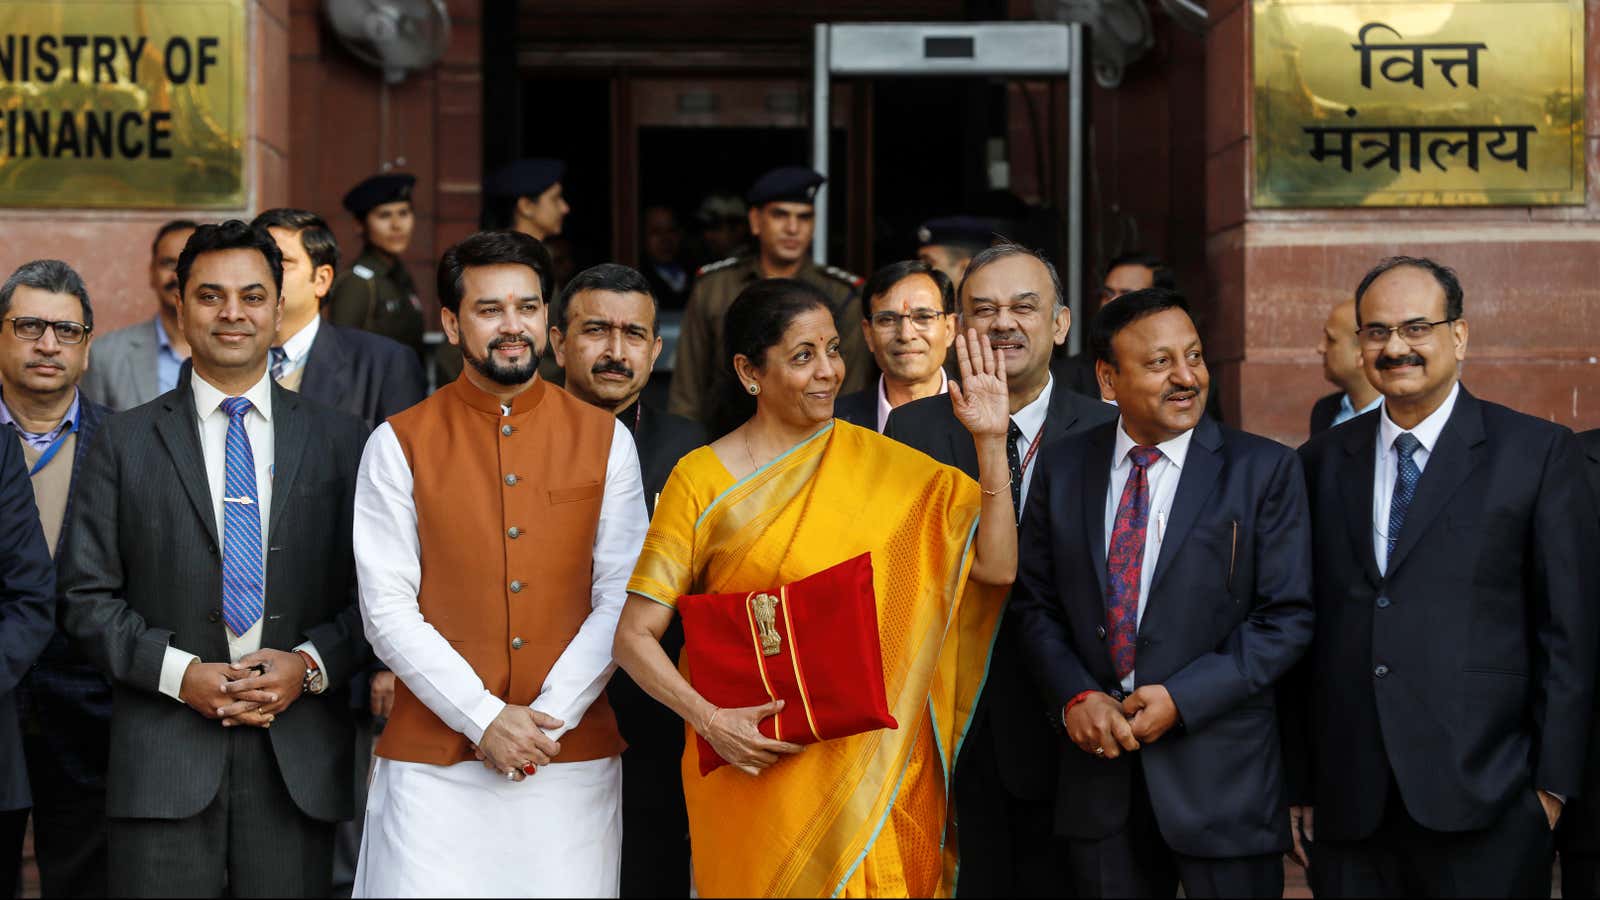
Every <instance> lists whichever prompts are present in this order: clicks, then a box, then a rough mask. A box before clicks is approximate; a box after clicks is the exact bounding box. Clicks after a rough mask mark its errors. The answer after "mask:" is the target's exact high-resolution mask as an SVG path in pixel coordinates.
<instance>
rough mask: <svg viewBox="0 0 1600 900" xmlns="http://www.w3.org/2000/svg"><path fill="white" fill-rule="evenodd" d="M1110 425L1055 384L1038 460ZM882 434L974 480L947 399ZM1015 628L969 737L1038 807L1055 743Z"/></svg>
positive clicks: (895, 416) (1050, 774)
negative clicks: (1057, 445)
mask: <svg viewBox="0 0 1600 900" xmlns="http://www.w3.org/2000/svg"><path fill="white" fill-rule="evenodd" d="M1116 418H1117V409H1116V407H1114V406H1111V405H1110V404H1107V403H1102V402H1100V401H1099V400H1091V399H1090V398H1088V397H1085V396H1083V395H1081V394H1076V393H1073V392H1072V391H1070V390H1064V389H1063V388H1062V386H1061V385H1059V384H1057V385H1055V386H1054V388H1052V389H1051V392H1050V407H1049V411H1048V412H1047V413H1046V414H1045V420H1044V430H1043V432H1042V433H1041V434H1040V440H1042V441H1044V442H1045V444H1041V445H1040V450H1039V456H1041V457H1042V456H1043V455H1044V454H1045V450H1044V447H1045V446H1047V445H1048V444H1049V443H1050V442H1051V441H1054V440H1055V439H1057V438H1060V437H1064V436H1066V435H1069V434H1076V433H1078V432H1081V431H1084V430H1086V429H1089V428H1093V427H1094V426H1096V425H1101V424H1104V423H1106V422H1114V421H1116ZM883 433H884V435H885V436H886V437H890V438H893V439H895V440H897V441H899V442H900V443H902V444H905V445H907V446H910V447H915V448H916V449H918V450H921V451H922V452H923V453H926V454H928V455H929V456H931V457H933V458H934V459H936V460H938V461H939V462H942V463H944V464H946V465H950V466H955V467H956V468H958V469H960V470H961V471H963V472H965V473H967V474H968V475H969V476H971V477H973V478H977V477H978V446H977V444H976V443H974V442H973V440H972V434H971V432H969V431H967V429H966V428H965V426H963V425H962V424H961V422H960V421H959V420H958V419H956V415H955V411H954V410H953V409H952V408H951V406H950V398H949V397H947V396H943V395H941V396H938V397H924V398H922V399H921V400H913V401H912V402H910V403H907V404H904V405H902V406H898V407H896V408H895V410H894V412H892V413H890V414H889V422H888V424H887V425H885V426H884V429H883ZM1035 465H1037V463H1035ZM1008 602H1009V601H1008ZM1014 620H1015V617H1014V616H1012V615H1009V614H1002V616H1001V620H1000V629H999V633H998V634H997V635H996V636H995V646H994V649H993V651H991V654H990V662H989V674H988V679H987V680H986V681H985V682H984V688H983V694H982V696H980V697H979V698H978V708H977V710H976V711H975V712H974V714H973V721H972V725H971V726H970V727H969V729H968V733H969V734H975V733H978V732H979V730H980V728H982V729H984V730H987V731H988V732H989V734H990V735H991V739H990V740H991V746H992V751H993V753H994V754H995V759H996V763H997V765H998V767H999V770H1000V778H1001V780H1002V781H1003V782H1004V783H1005V786H1006V790H1007V792H1009V793H1010V794H1011V795H1012V796H1013V797H1019V798H1028V799H1035V800H1037V799H1039V798H1041V796H1046V797H1047V796H1049V794H1050V793H1051V792H1053V791H1054V786H1055V781H1056V756H1057V754H1059V753H1060V748H1059V743H1060V742H1059V740H1058V739H1057V736H1056V734H1055V732H1053V731H1052V730H1051V728H1050V716H1049V704H1048V703H1047V702H1046V701H1045V700H1044V698H1043V695H1041V694H1040V693H1039V690H1038V688H1037V687H1036V686H1035V685H1034V684H1033V683H1032V680H1031V679H1030V678H1029V677H1028V675H1027V672H1026V671H1025V670H1024V668H1023V664H1022V659H1021V655H1020V652H1019V649H1018V641H1017V632H1016V623H1015V621H1014ZM970 744H971V742H969V745H970Z"/></svg>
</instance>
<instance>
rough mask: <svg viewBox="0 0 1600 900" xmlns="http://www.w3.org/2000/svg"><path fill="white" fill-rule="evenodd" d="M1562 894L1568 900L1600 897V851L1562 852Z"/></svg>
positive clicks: (1585, 899) (1587, 899)
mask: <svg viewBox="0 0 1600 900" xmlns="http://www.w3.org/2000/svg"><path fill="white" fill-rule="evenodd" d="M1561 896H1562V897H1565V898H1567V900H1593V898H1596V897H1600V853H1566V852H1563V853H1562V854H1561Z"/></svg>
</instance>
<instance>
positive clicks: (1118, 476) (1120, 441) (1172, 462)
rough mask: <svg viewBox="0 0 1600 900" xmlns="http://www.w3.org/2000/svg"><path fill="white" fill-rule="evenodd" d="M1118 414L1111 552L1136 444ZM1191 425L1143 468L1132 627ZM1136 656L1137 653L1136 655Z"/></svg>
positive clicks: (1130, 680)
mask: <svg viewBox="0 0 1600 900" xmlns="http://www.w3.org/2000/svg"><path fill="white" fill-rule="evenodd" d="M1124 427H1125V426H1124V425H1123V422H1122V419H1121V417H1118V419H1117V440H1116V443H1115V444H1114V445H1112V449H1111V484H1110V486H1109V487H1108V488H1107V489H1106V548H1105V549H1106V555H1107V556H1110V555H1111V534H1112V531H1113V530H1114V529H1115V528H1116V526H1117V507H1118V506H1120V505H1121V503H1122V491H1123V490H1124V489H1125V488H1126V487H1127V486H1128V476H1130V475H1132V474H1133V460H1132V459H1131V458H1130V457H1129V453H1131V452H1132V451H1133V448H1134V447H1135V446H1137V445H1136V444H1135V443H1134V440H1133V438H1131V437H1128V432H1127V431H1126V430H1124ZM1193 437H1194V429H1192V428H1191V429H1189V430H1188V431H1185V432H1184V433H1183V434H1180V435H1178V436H1177V437H1175V438H1173V439H1171V440H1169V441H1163V442H1161V443H1159V444H1157V445H1156V449H1157V450H1160V451H1161V458H1160V459H1157V460H1156V461H1155V462H1154V463H1152V464H1151V465H1150V467H1149V468H1148V469H1146V470H1145V479H1146V481H1147V482H1148V483H1149V488H1150V516H1149V518H1148V519H1147V520H1146V522H1145V530H1144V561H1143V562H1142V563H1141V564H1140V566H1139V606H1138V609H1137V611H1136V612H1135V613H1134V620H1133V622H1134V626H1133V627H1134V628H1135V629H1137V628H1138V627H1139V623H1140V622H1143V621H1144V608H1145V604H1146V603H1147V602H1148V601H1149V599H1150V580H1151V578H1152V577H1154V575H1155V573H1156V561H1157V560H1159V559H1160V558H1161V541H1162V540H1163V539H1165V538H1166V536H1167V520H1168V519H1170V518H1172V501H1173V498H1175V497H1177V496H1178V480H1179V479H1180V478H1181V477H1182V475H1183V461H1184V460H1185V459H1187V458H1188V456H1189V441H1190V440H1191V439H1192V438H1193ZM1135 659H1136V660H1137V657H1136V658H1135ZM1135 674H1136V673H1135V672H1129V673H1128V677H1127V678H1124V679H1122V689H1123V690H1125V691H1131V690H1133V685H1134V675H1135Z"/></svg>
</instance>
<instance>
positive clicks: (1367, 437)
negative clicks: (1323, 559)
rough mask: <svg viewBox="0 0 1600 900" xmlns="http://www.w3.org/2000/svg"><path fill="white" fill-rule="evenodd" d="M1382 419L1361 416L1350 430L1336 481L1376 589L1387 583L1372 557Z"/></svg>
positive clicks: (1351, 530) (1347, 521)
mask: <svg viewBox="0 0 1600 900" xmlns="http://www.w3.org/2000/svg"><path fill="white" fill-rule="evenodd" d="M1381 415H1383V413H1381V412H1379V413H1377V414H1376V415H1372V414H1368V415H1365V416H1361V417H1360V418H1358V419H1356V420H1355V421H1353V422H1352V423H1351V424H1350V425H1349V427H1348V428H1347V429H1346V433H1345V435H1344V439H1343V444H1344V454H1345V460H1344V465H1343V466H1341V467H1340V469H1339V473H1338V475H1337V476H1336V477H1335V482H1336V483H1337V484H1339V485H1341V486H1342V489H1341V490H1340V494H1341V495H1342V497H1343V502H1341V503H1340V505H1341V506H1343V507H1344V513H1345V524H1346V526H1347V527H1348V528H1349V533H1350V542H1351V545H1352V546H1354V547H1355V551H1356V557H1357V558H1358V559H1360V560H1361V570H1362V571H1363V572H1365V573H1367V579H1368V580H1369V581H1371V582H1372V583H1373V584H1374V585H1377V584H1378V583H1379V582H1381V581H1382V580H1383V573H1381V572H1379V571H1378V558H1377V557H1376V556H1374V555H1373V553H1372V493H1373V490H1374V487H1373V483H1372V481H1373V479H1374V478H1376V477H1377V470H1376V469H1375V466H1376V456H1377V452H1378V417H1379V416H1381Z"/></svg>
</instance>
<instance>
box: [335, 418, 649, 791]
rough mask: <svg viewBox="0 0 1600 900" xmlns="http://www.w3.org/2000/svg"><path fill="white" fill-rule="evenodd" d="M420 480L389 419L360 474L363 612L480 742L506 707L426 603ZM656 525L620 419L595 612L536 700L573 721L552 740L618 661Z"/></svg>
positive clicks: (604, 507)
mask: <svg viewBox="0 0 1600 900" xmlns="http://www.w3.org/2000/svg"><path fill="white" fill-rule="evenodd" d="M412 485H413V479H412V473H411V465H410V463H409V462H408V461H407V460H406V456H405V451H403V450H402V449H401V447H400V440H399V438H397V437H396V436H395V433H394V430H393V429H392V428H390V427H389V425H388V423H385V424H383V425H379V426H378V429H377V430H376V431H374V432H373V433H372V437H371V438H370V439H368V441H367V449H366V452H365V453H364V454H362V457H361V470H360V472H359V473H358V475H357V476H356V500H355V529H354V531H355V555H356V574H357V576H358V579H359V581H360V585H361V618H362V621H363V622H364V623H365V625H366V633H367V639H368V640H370V641H371V642H372V649H373V651H374V652H375V653H377V655H378V658H379V659H381V660H383V662H384V663H385V664H386V665H388V667H389V668H390V670H391V671H393V672H394V673H395V675H396V676H397V677H398V678H399V679H400V680H401V681H403V682H405V684H406V687H407V688H409V689H410V690H411V692H412V693H413V694H415V695H416V697H417V699H418V700H421V701H422V703H423V705H424V706H426V707H428V709H430V710H432V711H433V714H434V715H436V716H438V717H439V719H440V720H441V721H443V722H444V723H445V724H446V725H448V726H449V727H450V728H452V729H454V730H455V731H458V732H460V733H462V734H464V735H466V736H467V739H468V740H470V741H472V743H474V744H477V743H479V742H480V741H482V740H483V732H484V730H485V729H487V728H488V727H489V725H490V724H491V723H492V722H494V720H495V717H496V716H498V715H500V711H501V710H503V709H505V705H506V704H505V701H503V700H501V699H500V698H499V697H496V696H495V695H494V694H491V693H489V690H488V688H486V687H485V686H484V683H483V679H482V678H480V677H478V673H477V672H476V671H475V670H474V669H473V668H472V665H471V664H470V663H468V662H467V661H466V659H464V658H463V657H462V656H461V654H460V653H457V652H456V650H455V648H453V647H451V646H450V642H449V641H447V640H445V639H444V637H443V636H442V635H440V634H439V632H438V630H437V629H435V628H434V626H433V625H432V623H430V622H429V621H428V620H427V619H425V618H423V615H422V610H421V607H420V606H419V605H418V602H417V593H418V591H420V590H421V586H422V557H421V545H420V541H419V538H418V536H417V507H416V501H415V499H414V497H413V496H412ZM648 525H649V516H648V515H646V513H645V505H644V483H643V481H642V480H641V478H640V475H639V456H638V453H637V451H636V450H635V449H634V443H633V436H632V435H631V434H629V433H628V429H627V428H625V427H624V426H623V425H622V423H621V422H617V423H616V432H615V434H614V435H613V437H612V439H611V455H610V457H609V458H608V460H607V462H606V484H605V493H604V494H603V495H602V497H601V500H600V523H599V528H598V530H597V531H596V532H595V538H594V556H593V559H594V567H593V568H594V575H593V581H592V587H591V589H590V610H591V611H590V613H589V617H588V618H587V619H585V620H584V623H583V625H582V627H580V628H579V629H578V634H577V636H576V637H574V638H573V639H572V643H570V644H568V645H567V648H566V649H565V650H563V651H562V653H561V656H560V657H559V658H558V659H557V660H556V662H555V665H554V666H552V667H551V669H550V674H549V675H547V676H546V677H545V680H544V684H543V685H542V686H541V687H540V689H539V696H538V697H537V698H535V699H534V701H533V703H532V704H531V705H532V707H533V708H534V709H535V710H538V711H539V712H542V713H545V714H547V715H550V716H554V717H555V718H557V719H560V720H561V721H562V722H563V723H564V726H563V727H562V728H558V729H553V730H550V731H547V732H546V733H547V734H549V735H550V737H551V738H553V739H559V738H560V737H561V735H563V734H565V733H566V732H567V731H569V730H571V729H573V728H576V727H577V725H578V723H579V722H580V721H581V720H582V719H583V716H584V713H585V712H587V711H588V709H589V705H590V704H591V703H593V702H594V701H595V699H596V698H597V697H599V696H600V691H601V690H602V689H604V688H605V685H606V682H607V681H608V680H610V678H611V673H612V671H613V670H614V669H615V668H616V664H615V663H614V662H613V661H612V659H611V642H612V640H613V639H614V638H615V636H616V630H617V620H618V618H619V617H620V616H621V614H622V607H623V604H624V603H625V602H626V601H627V596H628V593H627V587H628V578H629V576H631V575H632V574H633V567H634V565H635V564H636V563H637V562H638V560H639V550H640V548H641V547H643V546H644V535H645V531H646V530H647V528H648ZM473 765H474V766H475V765H476V764H473ZM469 768H470V767H469Z"/></svg>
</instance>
